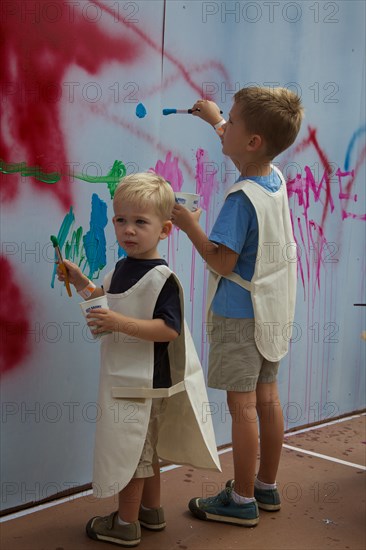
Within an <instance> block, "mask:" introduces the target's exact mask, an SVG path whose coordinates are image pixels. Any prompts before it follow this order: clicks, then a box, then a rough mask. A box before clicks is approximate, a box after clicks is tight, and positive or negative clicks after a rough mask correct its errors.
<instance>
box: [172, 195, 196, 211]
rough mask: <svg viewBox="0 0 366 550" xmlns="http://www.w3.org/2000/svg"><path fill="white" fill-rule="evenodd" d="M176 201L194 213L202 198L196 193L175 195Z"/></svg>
mask: <svg viewBox="0 0 366 550" xmlns="http://www.w3.org/2000/svg"><path fill="white" fill-rule="evenodd" d="M175 201H176V202H177V203H178V204H181V205H182V206H184V207H185V208H187V210H190V211H191V212H194V211H195V210H197V208H198V203H199V201H200V196H199V195H196V194H195V193H175Z"/></svg>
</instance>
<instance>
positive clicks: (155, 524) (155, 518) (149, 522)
mask: <svg viewBox="0 0 366 550" xmlns="http://www.w3.org/2000/svg"><path fill="white" fill-rule="evenodd" d="M139 522H140V525H141V526H142V527H145V528H146V529H150V530H151V531H162V530H163V529H165V527H166V523H165V518H164V510H163V508H161V507H160V508H150V509H148V510H144V509H143V508H140V513H139Z"/></svg>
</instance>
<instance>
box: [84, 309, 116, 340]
mask: <svg viewBox="0 0 366 550" xmlns="http://www.w3.org/2000/svg"><path fill="white" fill-rule="evenodd" d="M86 319H87V325H88V327H90V330H91V332H92V333H93V334H99V333H100V332H107V331H111V332H122V331H121V328H122V325H123V324H124V317H123V315H121V314H120V313H117V312H116V311H112V310H110V309H104V308H98V310H94V311H93V312H92V313H88V315H87V316H86Z"/></svg>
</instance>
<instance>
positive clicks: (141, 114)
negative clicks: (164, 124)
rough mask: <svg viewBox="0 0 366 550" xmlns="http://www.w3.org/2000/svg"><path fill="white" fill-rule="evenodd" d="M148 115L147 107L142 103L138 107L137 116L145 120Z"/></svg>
mask: <svg viewBox="0 0 366 550" xmlns="http://www.w3.org/2000/svg"><path fill="white" fill-rule="evenodd" d="M146 114H147V111H146V107H145V105H143V104H142V103H139V104H138V105H136V116H138V117H139V118H144V117H145V116H146Z"/></svg>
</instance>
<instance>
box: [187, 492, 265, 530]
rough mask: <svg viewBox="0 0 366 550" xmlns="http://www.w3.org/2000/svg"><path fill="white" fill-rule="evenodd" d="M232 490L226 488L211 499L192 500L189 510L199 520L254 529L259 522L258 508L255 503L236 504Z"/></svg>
mask: <svg viewBox="0 0 366 550" xmlns="http://www.w3.org/2000/svg"><path fill="white" fill-rule="evenodd" d="M231 492H232V489H231V488H230V487H226V489H224V490H223V491H222V492H221V493H219V494H218V495H216V496H215V497H210V498H192V500H191V501H190V502H189V505H188V506H189V509H190V511H191V512H192V514H193V515H194V516H196V517H198V518H199V519H204V520H211V521H222V522H223V523H233V524H235V525H242V526H245V527H254V526H255V525H257V523H258V522H259V513H258V506H257V503H256V502H255V501H253V502H250V503H249V504H236V502H234V500H233V498H232V496H231Z"/></svg>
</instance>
